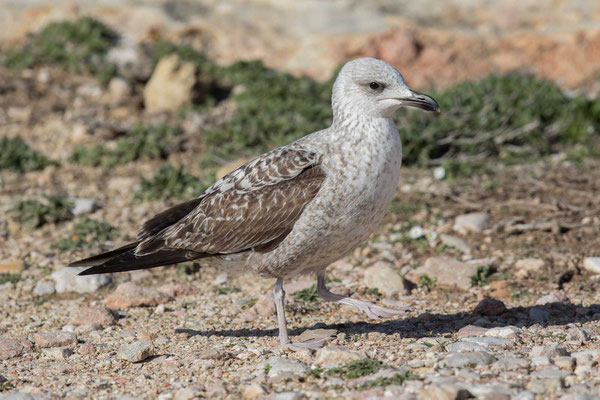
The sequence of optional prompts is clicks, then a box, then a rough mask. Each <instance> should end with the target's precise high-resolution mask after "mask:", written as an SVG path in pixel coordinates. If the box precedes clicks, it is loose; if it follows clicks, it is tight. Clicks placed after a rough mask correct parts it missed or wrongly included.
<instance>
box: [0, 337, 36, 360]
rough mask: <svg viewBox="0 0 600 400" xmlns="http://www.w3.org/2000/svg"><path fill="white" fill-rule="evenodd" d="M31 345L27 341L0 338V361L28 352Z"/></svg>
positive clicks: (31, 347)
mask: <svg viewBox="0 0 600 400" xmlns="http://www.w3.org/2000/svg"><path fill="white" fill-rule="evenodd" d="M32 349H33V343H31V342H30V341H29V340H27V339H9V338H3V337H0V361H2V360H8V359H9V358H14V357H19V356H20V355H22V354H23V353H27V352H30V351H31V350H32Z"/></svg>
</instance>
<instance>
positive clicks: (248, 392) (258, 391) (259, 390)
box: [242, 383, 267, 399]
mask: <svg viewBox="0 0 600 400" xmlns="http://www.w3.org/2000/svg"><path fill="white" fill-rule="evenodd" d="M266 394H267V390H266V389H265V388H264V387H263V386H262V385H259V384H258V383H253V384H251V385H248V386H246V387H245V388H244V392H243V394H242V397H243V398H244V399H256V398H258V397H261V396H264V395H266Z"/></svg>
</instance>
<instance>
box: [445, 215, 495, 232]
mask: <svg viewBox="0 0 600 400" xmlns="http://www.w3.org/2000/svg"><path fill="white" fill-rule="evenodd" d="M489 220H490V216H489V214H486V213H481V212H476V213H470V214H463V215H459V216H457V217H456V219H455V221H454V226H453V227H452V229H454V230H455V231H457V232H458V233H462V234H465V233H467V232H481V231H482V230H483V229H484V228H485V227H486V225H487V223H488V221H489Z"/></svg>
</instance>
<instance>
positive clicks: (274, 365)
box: [260, 357, 308, 381]
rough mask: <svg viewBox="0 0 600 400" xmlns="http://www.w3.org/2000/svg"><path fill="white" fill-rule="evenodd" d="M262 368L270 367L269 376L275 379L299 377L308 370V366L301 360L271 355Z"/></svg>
mask: <svg viewBox="0 0 600 400" xmlns="http://www.w3.org/2000/svg"><path fill="white" fill-rule="evenodd" d="M267 365H268V367H267ZM260 368H261V369H262V370H266V369H268V372H267V376H268V377H269V378H270V379H273V380H274V381H282V380H285V379H288V378H292V379H293V378H297V377H299V376H302V375H304V374H306V373H307V372H308V367H307V366H306V365H304V364H303V363H301V362H300V361H296V360H290V359H289V358H284V357H271V358H269V359H268V360H267V361H266V362H264V363H262V364H261V365H260Z"/></svg>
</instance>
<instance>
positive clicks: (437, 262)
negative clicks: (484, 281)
mask: <svg viewBox="0 0 600 400" xmlns="http://www.w3.org/2000/svg"><path fill="white" fill-rule="evenodd" d="M477 267H478V265H477V264H471V263H464V262H460V261H457V260H455V259H454V258H451V257H445V256H444V257H431V258H428V259H427V260H426V261H425V264H423V266H421V267H419V268H417V269H414V270H412V271H410V272H409V273H408V274H407V278H408V279H410V280H411V281H413V282H415V283H418V282H419V278H420V277H421V276H422V275H427V276H428V277H430V278H432V279H433V278H435V279H437V285H439V286H445V287H457V288H459V289H462V290H468V289H469V288H470V287H471V277H472V276H473V275H475V273H476V272H477Z"/></svg>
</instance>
